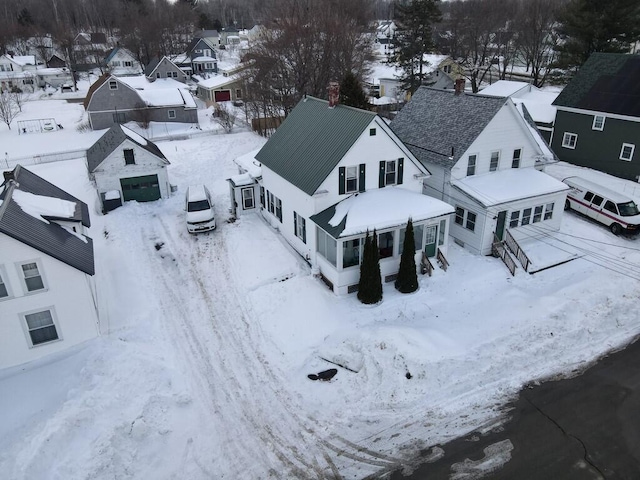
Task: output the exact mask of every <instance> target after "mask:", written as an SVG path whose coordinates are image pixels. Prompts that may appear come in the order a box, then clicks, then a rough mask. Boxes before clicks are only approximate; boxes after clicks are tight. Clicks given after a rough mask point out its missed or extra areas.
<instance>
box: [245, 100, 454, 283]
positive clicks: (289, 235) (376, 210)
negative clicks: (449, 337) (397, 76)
mask: <svg viewBox="0 0 640 480" xmlns="http://www.w3.org/2000/svg"><path fill="white" fill-rule="evenodd" d="M331 97H332V98H333V99H334V100H333V101H331V102H327V101H326V100H320V99H318V98H313V97H310V96H307V97H305V98H304V99H302V100H301V101H300V102H299V103H298V105H297V106H296V107H295V108H294V109H293V111H292V112H291V113H290V114H289V116H288V117H287V118H286V119H285V121H284V122H283V123H282V125H280V127H278V129H277V130H276V132H275V133H274V134H273V135H272V136H271V138H270V139H269V141H268V142H267V143H266V144H265V145H264V146H263V147H262V149H261V150H260V151H259V152H258V153H257V154H256V155H255V159H256V163H257V162H259V163H258V164H259V165H260V166H261V172H260V174H258V173H255V172H253V173H252V174H251V177H252V178H254V179H255V181H257V182H259V191H260V194H259V196H260V206H261V211H262V214H263V216H264V217H265V218H266V219H267V221H269V222H270V223H271V224H272V225H273V226H274V227H275V228H278V229H279V230H280V233H281V235H282V236H283V237H284V238H285V239H286V240H287V241H288V242H289V243H290V244H291V245H292V246H293V248H294V249H295V250H296V251H297V252H298V253H299V254H300V255H301V256H302V257H303V258H305V259H306V260H307V261H308V262H309V264H310V265H311V266H312V268H313V269H314V270H316V271H317V272H318V273H319V275H320V276H321V277H322V278H323V279H324V281H325V283H326V284H327V285H329V286H330V287H331V289H332V290H333V291H334V292H335V293H337V294H344V293H348V292H352V291H355V289H356V288H357V284H358V281H359V278H360V267H359V266H360V262H361V258H362V249H363V244H364V238H365V234H366V232H367V231H369V232H372V231H373V230H374V229H375V230H376V232H377V234H378V238H379V239H378V243H379V247H380V269H381V274H382V276H383V278H384V279H385V280H386V281H392V280H394V279H395V275H396V274H397V272H398V267H399V264H400V255H401V253H402V243H403V240H404V229H405V226H406V224H407V220H408V219H409V217H411V218H412V219H413V225H414V231H415V232H416V236H415V239H416V240H415V246H416V252H417V253H416V255H417V258H418V257H420V256H421V254H422V252H423V251H425V252H426V253H427V254H428V255H429V256H434V255H436V251H437V249H438V248H439V249H441V250H442V251H445V252H446V247H447V245H446V239H447V236H448V229H449V218H450V216H451V213H453V209H452V208H451V206H450V205H447V204H445V203H444V202H441V201H439V200H437V199H435V198H431V197H427V196H426V195H422V181H423V179H424V178H426V177H428V176H429V171H428V169H427V168H426V167H425V166H424V165H422V164H421V163H420V162H419V161H418V160H417V159H416V158H415V156H414V155H413V153H411V151H410V150H409V149H408V148H407V147H406V146H405V145H404V144H403V143H402V142H401V141H400V140H399V139H398V137H397V136H396V135H395V134H394V133H393V132H392V131H391V129H390V128H389V127H388V125H387V123H386V122H385V121H384V120H383V119H382V118H381V117H379V116H378V115H377V114H375V113H373V112H369V111H365V110H360V109H357V108H353V107H348V106H344V105H338V104H337V100H336V99H337V94H336V95H335V96H334V95H331ZM242 187H243V188H247V185H243V186H242ZM247 191H249V190H247Z"/></svg>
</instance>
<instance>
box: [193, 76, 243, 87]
mask: <svg viewBox="0 0 640 480" xmlns="http://www.w3.org/2000/svg"><path fill="white" fill-rule="evenodd" d="M195 77H197V78H196V80H197V82H198V86H200V87H203V88H218V87H222V86H225V85H227V84H230V83H234V82H236V81H237V79H236V78H235V77H225V76H224V75H220V74H214V75H211V76H210V77H209V78H207V79H204V78H202V77H201V76H199V75H194V78H195Z"/></svg>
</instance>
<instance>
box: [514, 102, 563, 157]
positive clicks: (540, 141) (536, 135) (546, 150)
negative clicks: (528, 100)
mask: <svg viewBox="0 0 640 480" xmlns="http://www.w3.org/2000/svg"><path fill="white" fill-rule="evenodd" d="M523 103H524V102H517V103H515V106H516V108H517V109H518V112H520V115H522V116H523V117H524V119H525V121H526V120H527V115H526V114H525V112H524V109H526V110H527V111H529V107H528V106H527V105H524V104H523ZM523 108H524V109H523ZM529 113H530V112H529ZM530 117H531V119H532V120H534V121H535V118H534V117H533V115H530ZM525 123H526V125H527V128H528V129H529V131H530V132H531V136H532V137H533V140H534V141H535V142H536V144H537V145H538V147H540V150H542V154H543V155H544V156H545V157H547V159H548V160H557V157H556V155H555V154H554V153H553V151H552V150H551V148H550V147H549V145H548V144H547V142H546V141H545V140H544V138H542V136H541V135H540V131H539V130H538V129H537V128H536V127H535V126H534V125H531V124H530V123H529V121H526V122H525Z"/></svg>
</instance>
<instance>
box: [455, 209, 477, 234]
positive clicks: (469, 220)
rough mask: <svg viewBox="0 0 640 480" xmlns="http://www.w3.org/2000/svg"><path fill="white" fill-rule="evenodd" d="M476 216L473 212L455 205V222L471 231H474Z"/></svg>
mask: <svg viewBox="0 0 640 480" xmlns="http://www.w3.org/2000/svg"><path fill="white" fill-rule="evenodd" d="M477 218H478V216H477V215H476V214H475V213H474V212H472V211H470V210H465V209H464V208H462V207H456V217H455V223H457V224H458V225H460V226H461V227H464V228H466V229H467V230H471V231H472V232H473V231H475V229H476V220H477Z"/></svg>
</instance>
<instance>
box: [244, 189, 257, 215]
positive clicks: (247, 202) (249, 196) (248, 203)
mask: <svg viewBox="0 0 640 480" xmlns="http://www.w3.org/2000/svg"><path fill="white" fill-rule="evenodd" d="M254 207H255V202H254V198H253V187H247V188H243V189H242V209H243V210H250V209H252V208H254Z"/></svg>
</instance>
